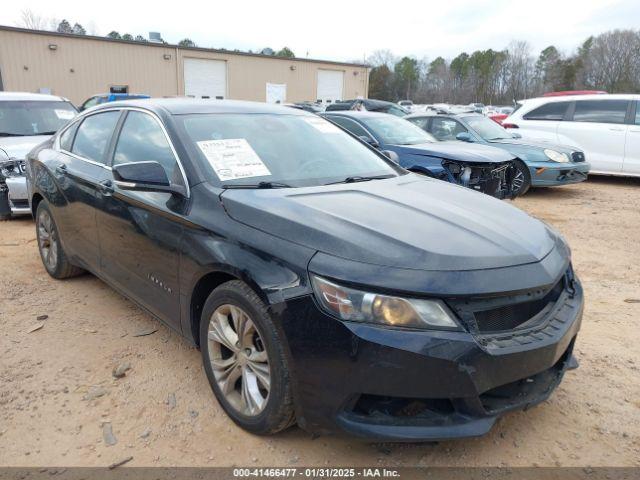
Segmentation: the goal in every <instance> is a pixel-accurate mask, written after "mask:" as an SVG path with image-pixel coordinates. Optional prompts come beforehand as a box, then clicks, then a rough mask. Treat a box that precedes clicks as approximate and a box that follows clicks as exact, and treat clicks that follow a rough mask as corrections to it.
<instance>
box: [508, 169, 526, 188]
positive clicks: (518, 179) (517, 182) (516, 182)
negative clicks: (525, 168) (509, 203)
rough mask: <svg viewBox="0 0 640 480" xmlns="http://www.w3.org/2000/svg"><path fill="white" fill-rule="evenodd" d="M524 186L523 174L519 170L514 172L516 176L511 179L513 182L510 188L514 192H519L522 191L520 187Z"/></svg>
mask: <svg viewBox="0 0 640 480" xmlns="http://www.w3.org/2000/svg"><path fill="white" fill-rule="evenodd" d="M523 185H524V173H522V170H520V169H519V168H518V169H517V171H516V174H515V175H514V177H513V181H512V182H511V188H512V189H513V191H514V192H519V191H520V190H522V186H523Z"/></svg>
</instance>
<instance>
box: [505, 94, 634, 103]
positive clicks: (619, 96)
mask: <svg viewBox="0 0 640 480" xmlns="http://www.w3.org/2000/svg"><path fill="white" fill-rule="evenodd" d="M574 100H640V95H638V94H631V93H593V94H589V95H557V96H554V97H535V98H527V99H524V100H518V102H519V103H549V102H572V101H574Z"/></svg>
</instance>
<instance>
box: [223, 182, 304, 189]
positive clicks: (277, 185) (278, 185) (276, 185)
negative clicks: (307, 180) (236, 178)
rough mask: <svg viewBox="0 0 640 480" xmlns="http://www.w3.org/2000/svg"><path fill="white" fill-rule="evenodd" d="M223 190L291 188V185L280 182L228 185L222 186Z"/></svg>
mask: <svg viewBox="0 0 640 480" xmlns="http://www.w3.org/2000/svg"><path fill="white" fill-rule="evenodd" d="M222 188H224V189H225V190H228V189H234V188H293V187H292V186H291V185H287V184H286V183H280V182H259V183H237V184H233V183H232V184H230V185H222Z"/></svg>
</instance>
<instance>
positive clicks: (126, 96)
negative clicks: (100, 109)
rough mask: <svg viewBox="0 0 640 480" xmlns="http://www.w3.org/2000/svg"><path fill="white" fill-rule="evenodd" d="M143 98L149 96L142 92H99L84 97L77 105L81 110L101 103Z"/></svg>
mask: <svg viewBox="0 0 640 480" xmlns="http://www.w3.org/2000/svg"><path fill="white" fill-rule="evenodd" d="M143 98H151V96H150V95H145V94H143V93H100V94H98V95H94V96H93V97H90V98H88V99H86V100H85V101H84V102H83V103H82V105H80V106H79V107H78V110H79V111H81V112H82V111H84V110H86V109H87V108H91V107H95V106H96V105H102V104H103V103H108V102H117V101H120V100H139V99H143Z"/></svg>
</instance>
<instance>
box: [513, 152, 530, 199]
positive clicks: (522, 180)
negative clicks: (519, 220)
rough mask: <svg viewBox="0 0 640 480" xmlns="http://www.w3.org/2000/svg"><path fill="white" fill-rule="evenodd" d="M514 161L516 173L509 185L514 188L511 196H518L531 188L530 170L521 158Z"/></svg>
mask: <svg viewBox="0 0 640 480" xmlns="http://www.w3.org/2000/svg"><path fill="white" fill-rule="evenodd" d="M514 163H515V164H516V174H515V178H514V179H513V180H512V182H511V186H512V188H514V191H513V192H512V193H511V198H516V197H520V196H522V195H524V194H525V193H527V192H528V191H529V188H531V172H530V171H529V167H527V165H526V164H525V163H524V162H523V161H522V160H516V161H515V162H514ZM516 185H517V188H516Z"/></svg>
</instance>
